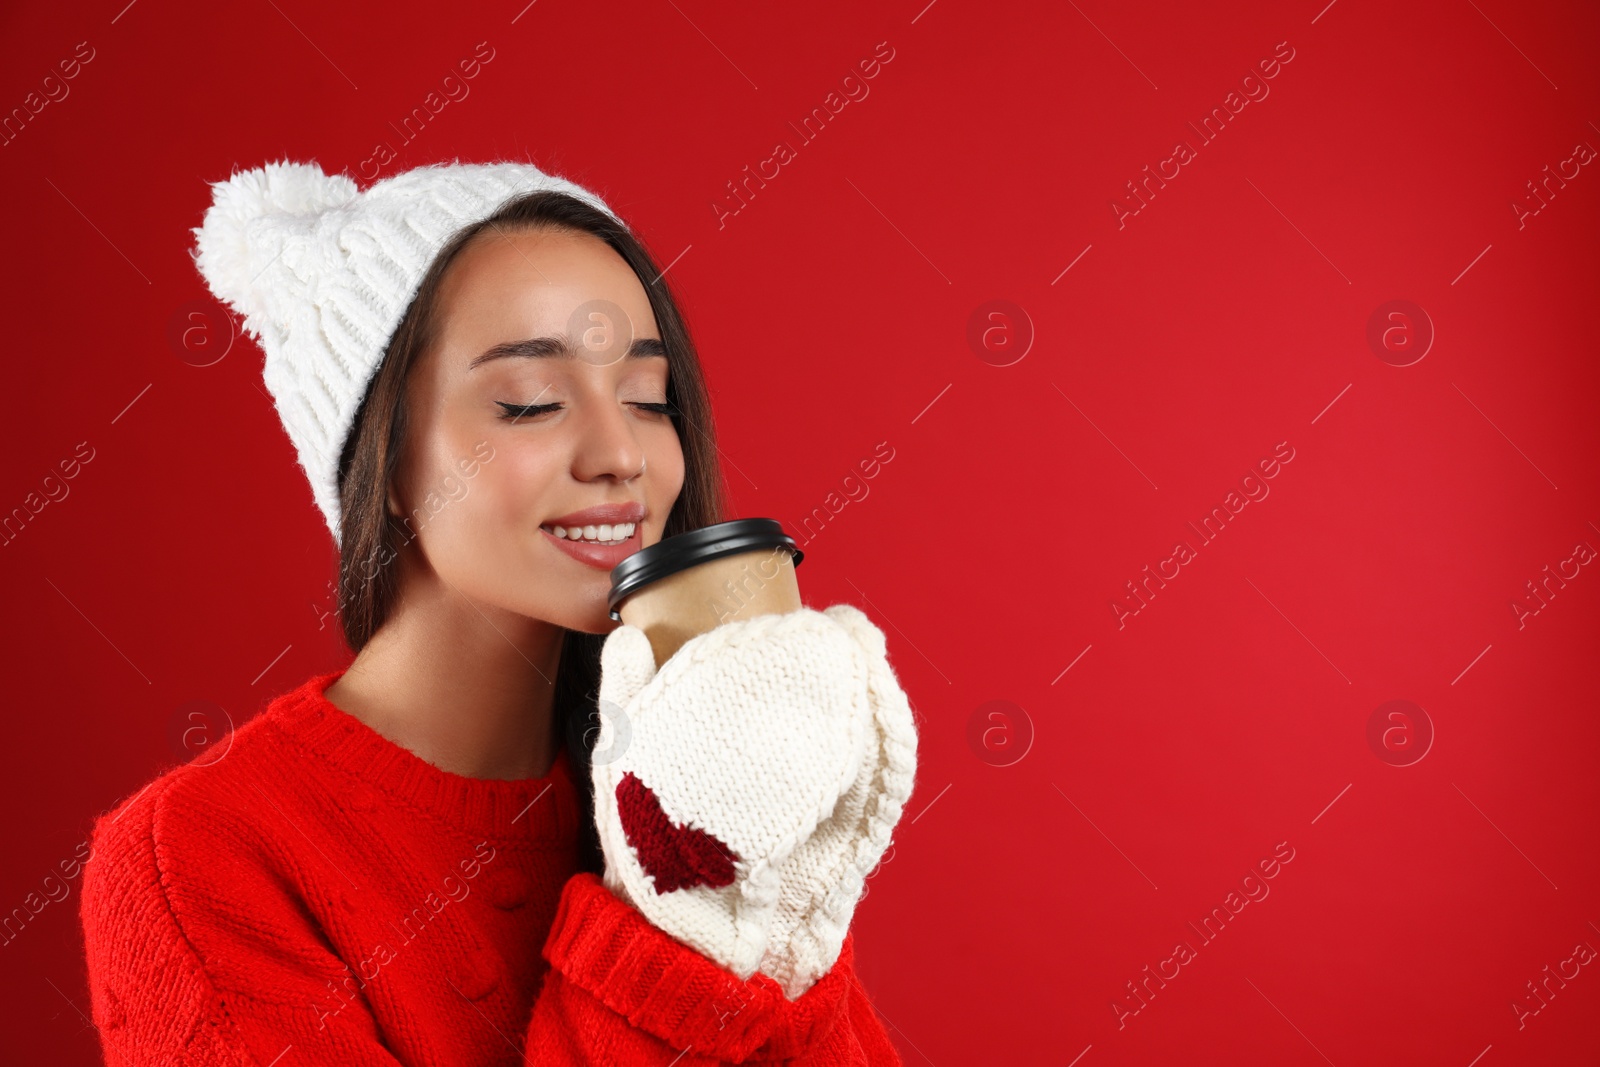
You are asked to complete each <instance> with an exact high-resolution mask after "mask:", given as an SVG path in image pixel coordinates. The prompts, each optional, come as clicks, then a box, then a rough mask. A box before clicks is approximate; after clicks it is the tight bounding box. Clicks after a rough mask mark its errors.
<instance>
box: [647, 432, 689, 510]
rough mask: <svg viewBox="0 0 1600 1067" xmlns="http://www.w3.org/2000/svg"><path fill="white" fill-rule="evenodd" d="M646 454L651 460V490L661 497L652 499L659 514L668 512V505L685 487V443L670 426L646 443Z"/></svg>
mask: <svg viewBox="0 0 1600 1067" xmlns="http://www.w3.org/2000/svg"><path fill="white" fill-rule="evenodd" d="M645 456H646V458H647V460H648V462H649V467H648V471H649V474H650V475H652V476H653V477H651V479H650V492H651V493H652V494H654V495H656V496H658V497H660V499H658V500H652V501H651V504H652V505H653V506H654V507H657V508H660V511H659V512H658V513H659V514H662V515H665V514H666V507H663V505H666V506H668V507H669V506H670V505H671V503H672V501H674V500H676V499H677V497H678V493H679V492H681V491H682V489H683V479H684V459H683V443H682V442H681V441H679V440H678V434H677V432H676V431H675V430H673V429H672V428H671V427H670V426H669V427H667V428H666V429H665V431H664V432H663V433H662V434H660V435H659V437H658V438H656V439H652V440H651V441H649V442H648V443H647V444H646V445H645Z"/></svg>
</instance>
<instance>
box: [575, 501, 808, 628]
mask: <svg viewBox="0 0 1600 1067" xmlns="http://www.w3.org/2000/svg"><path fill="white" fill-rule="evenodd" d="M761 548H787V549H788V550H789V552H790V554H792V555H793V556H794V564H795V566H797V567H798V566H799V565H800V561H801V560H802V559H804V558H805V553H803V552H801V551H800V549H799V548H798V547H797V546H796V545H795V543H794V538H792V537H790V536H789V535H788V534H786V533H784V532H783V527H782V526H781V525H779V523H778V520H777V519H734V520H732V521H730V522H718V523H713V524H712V525H710V526H702V527H701V528H700V529H698V530H690V531H689V532H687V533H681V534H674V535H673V536H671V537H669V538H667V539H666V540H664V541H657V542H656V543H655V544H653V545H651V546H650V547H649V548H641V549H640V550H639V551H637V552H635V553H634V554H633V555H631V556H629V557H628V558H627V559H625V560H623V561H622V562H621V563H619V564H617V565H616V566H615V567H613V568H611V595H610V596H609V597H608V598H607V600H606V606H607V607H608V608H609V609H610V610H611V617H612V618H613V619H615V620H617V621H618V622H620V621H622V616H621V615H619V614H617V605H618V604H620V603H621V602H622V600H623V599H624V598H625V597H627V596H628V595H629V594H631V593H634V592H636V591H638V590H639V589H641V588H643V587H644V586H646V585H649V584H650V583H651V582H655V581H659V580H660V579H662V578H665V577H666V576H667V575H669V574H676V573H677V572H678V571H681V570H687V569H688V568H690V567H693V566H694V565H695V564H697V563H704V562H706V561H707V560H712V559H719V558H721V557H723V556H731V555H734V554H735V553H738V552H750V551H752V550H755V549H761Z"/></svg>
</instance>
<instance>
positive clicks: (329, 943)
mask: <svg viewBox="0 0 1600 1067" xmlns="http://www.w3.org/2000/svg"><path fill="white" fill-rule="evenodd" d="M342 673H343V671H335V672H332V673H328V674H322V675H318V676H316V677H313V678H311V679H310V680H309V681H307V682H306V683H305V684H303V685H301V686H300V687H299V688H298V689H295V690H293V691H292V692H289V693H286V694H284V695H282V696H280V697H277V698H276V699H274V700H273V701H272V702H271V703H270V704H268V706H267V708H266V710H265V711H263V712H262V713H261V714H259V715H257V716H256V717H255V718H254V719H252V720H251V721H249V722H248V723H246V724H245V725H244V726H242V727H240V728H239V729H238V730H236V731H235V732H234V734H233V736H232V739H231V743H230V744H229V747H228V748H227V750H226V751H225V752H224V753H222V754H221V755H212V756H209V757H206V758H205V759H204V760H203V761H195V762H192V763H189V764H185V765H183V766H180V767H176V768H173V769H172V770H170V771H168V772H167V773H165V774H163V775H162V776H160V777H159V778H157V779H156V780H155V781H153V782H151V783H150V784H149V785H147V786H146V787H145V788H143V789H141V790H140V791H139V792H138V793H136V794H134V795H133V796H132V797H130V798H128V799H127V800H125V801H123V802H122V803H120V804H119V805H117V806H116V807H115V808H113V809H112V810H111V811H109V812H107V813H105V814H104V815H102V816H101V817H100V818H99V819H98V820H96V822H95V827H94V835H93V838H92V842H93V853H92V856H91V858H90V860H89V862H88V864H87V865H86V868H85V871H84V875H83V887H82V897H81V908H82V921H83V932H84V941H85V946H86V949H87V954H88V965H89V990H90V995H91V998H92V1001H93V1013H94V1022H95V1024H96V1026H97V1027H98V1029H99V1032H100V1035H101V1040H102V1043H103V1044H104V1046H105V1048H106V1057H107V1061H108V1063H110V1064H112V1065H114V1067H120V1065H134V1067H144V1065H152V1067H153V1065H157V1064H160V1065H163V1067H166V1065H171V1064H184V1065H195V1067H212V1065H223V1064H226V1065H229V1067H272V1065H277V1067H305V1065H324V1064H325V1065H330V1067H331V1065H340V1067H377V1065H384V1067H397V1065H400V1064H408V1065H412V1064H414V1065H422V1064H428V1065H436V1064H437V1065H444V1064H461V1065H463V1067H465V1065H472V1067H485V1065H488V1064H523V1063H530V1064H540V1065H542V1064H588V1063H594V1064H661V1065H667V1064H672V1065H674V1067H696V1065H705V1064H713V1063H764V1064H770V1063H792V1064H797V1065H816V1067H821V1065H826V1064H865V1065H869V1067H885V1065H898V1064H899V1063H900V1060H899V1057H898V1056H897V1055H896V1053H895V1050H894V1047H893V1045H892V1044H891V1043H890V1041H889V1039H888V1036H887V1034H886V1033H885V1031H884V1028H883V1025H882V1024H881V1023H880V1022H879V1021H878V1018H877V1015H876V1014H875V1013H874V1011H873V1009H872V1006H871V1003H870V1002H869V1000H868V998H867V995H866V993H865V991H864V990H863V989H862V987H861V984H860V982H859V981H858V979H857V978H856V975H855V972H854V969H853V959H854V938H853V937H852V936H847V937H846V938H845V942H844V948H843V950H842V951H841V952H840V954H839V958H838V961H837V962H836V963H835V964H834V967H833V969H832V970H831V971H829V972H828V973H827V974H826V975H824V976H823V977H822V978H821V979H820V980H819V981H818V982H817V983H816V985H814V986H812V987H811V988H810V989H809V990H807V991H806V993H805V995H803V996H802V997H800V998H799V999H798V1000H795V1001H789V1000H787V999H785V997H784V996H783V993H782V991H781V990H780V988H779V986H778V984H777V983H776V982H775V981H773V980H772V979H770V978H768V977H767V976H765V975H762V974H756V975H755V976H753V977H752V979H751V980H750V981H742V980H740V979H739V978H737V977H736V976H735V975H733V974H732V973H731V972H729V971H727V970H725V969H723V968H722V967H721V966H720V965H719V964H717V963H715V962H713V961H711V960H709V959H707V958H706V957H705V956H702V955H700V954H699V953H698V952H696V951H695V950H693V949H691V948H689V947H688V946H686V945H684V944H682V943H680V942H678V941H676V940H675V939H673V938H672V937H671V936H669V935H668V934H666V933H664V932H663V931H661V930H659V929H657V928H656V927H654V926H652V925H651V924H650V923H649V922H648V921H647V920H646V919H645V918H644V916H643V915H641V914H640V913H639V912H638V910H637V909H635V908H634V907H633V906H632V905H631V904H629V903H627V902H626V901H624V900H622V899H620V898H619V897H617V896H615V895H613V894H612V893H611V891H610V890H609V889H607V888H606V887H605V885H604V883H602V882H601V880H600V878H599V877H598V876H596V875H594V874H592V873H589V872H587V871H582V870H580V869H579V866H578V852H577V840H578V837H577V835H578V818H579V813H580V810H581V809H580V808H579V807H578V804H579V800H578V794H577V783H576V782H575V781H574V778H573V775H572V770H571V768H570V767H569V765H568V763H567V757H566V753H565V752H564V751H563V752H562V753H561V754H560V755H559V756H558V757H557V759H556V763H555V765H554V767H552V769H551V771H550V773H549V774H548V775H547V776H546V777H544V778H538V779H525V780H521V781H504V780H491V779H479V778H466V777H463V776H460V775H456V774H452V773H450V772H448V771H444V770H441V769H440V768H438V767H435V766H433V765H432V764H430V763H428V762H426V761H425V760H423V759H421V758H420V757H418V756H417V755H415V754H414V753H412V752H410V751H409V750H407V749H405V748H402V747H400V746H399V745H397V744H395V743H394V742H392V741H390V740H389V739H387V738H385V737H384V736H383V735H382V734H379V733H378V732H377V731H375V730H373V729H372V728H371V727H369V726H367V725H366V724H365V723H363V722H362V721H360V720H359V719H357V718H355V717H354V716H352V715H349V714H347V713H346V712H344V711H342V710H341V709H339V708H338V707H336V706H334V705H333V703H331V702H330V701H329V700H328V699H327V697H326V696H324V694H323V690H325V689H326V688H327V687H328V685H330V684H331V683H332V682H333V681H334V680H335V679H337V678H338V677H339V676H340V675H341V674H342Z"/></svg>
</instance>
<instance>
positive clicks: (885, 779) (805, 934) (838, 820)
mask: <svg viewBox="0 0 1600 1067" xmlns="http://www.w3.org/2000/svg"><path fill="white" fill-rule="evenodd" d="M823 614H825V615H827V616H828V617H829V618H830V619H832V620H833V621H835V622H837V623H838V624H839V625H840V626H842V627H843V628H844V629H845V630H846V631H847V632H848V633H849V634H850V636H851V637H852V639H853V640H854V641H855V642H856V644H857V646H858V647H859V648H860V649H861V651H862V653H863V655H864V659H863V661H862V662H864V664H865V666H866V675H865V678H864V679H863V680H862V682H861V684H863V685H864V686H865V688H866V690H867V694H868V706H867V709H866V714H867V717H868V721H867V723H866V733H867V752H866V758H865V759H864V760H862V761H861V766H860V769H859V771H858V773H857V775H856V777H855V780H854V781H853V782H852V783H851V784H850V787H849V789H848V790H847V791H846V792H845V793H844V794H843V795H841V796H840V797H839V802H838V805H837V806H836V807H835V809H834V810H833V812H832V813H831V814H830V815H829V816H828V817H827V818H826V819H824V820H823V821H822V823H821V824H820V825H819V826H818V827H817V829H816V830H815V831H814V832H813V833H812V834H811V835H810V836H809V837H808V838H806V840H805V841H804V842H802V843H801V845H800V847H799V848H797V849H796V850H795V852H794V854H793V855H792V856H790V857H789V858H788V859H787V860H785V861H784V863H783V866H782V867H781V868H780V869H779V876H780V880H781V883H782V890H781V893H780V896H779V901H778V911H777V914H776V916H774V918H773V923H772V928H771V932H770V934H769V937H768V947H767V955H766V957H765V958H763V960H762V961H761V966H760V968H759V969H760V971H761V973H763V974H766V975H768V976H769V977H771V978H773V979H775V980H776V981H777V982H778V984H779V985H781V986H782V987H783V991H784V995H785V996H787V997H788V998H789V999H790V1000H795V999H797V998H799V997H800V995H801V994H803V993H804V992H805V991H806V990H807V989H809V988H810V987H811V986H812V985H813V984H814V983H815V982H816V981H817V979H818V978H821V977H822V976H823V975H824V974H826V973H827V972H828V971H829V970H830V969H831V968H832V967H833V964H834V961H835V960H837V959H838V956H839V950H840V947H841V946H842V945H843V944H844V937H845V933H846V932H847V931H848V929H849V926H850V919H851V917H852V916H853V915H854V913H855V909H856V904H857V903H859V901H860V899H861V897H862V896H863V894H864V893H865V881H866V877H867V875H869V874H871V873H872V871H873V869H874V868H875V867H877V865H878V861H879V860H880V859H882V857H883V854H884V852H885V851H886V850H887V849H888V847H889V841H890V836H891V834H892V833H893V831H894V828H895V825H896V824H897V823H898V822H899V821H900V816H901V814H902V813H903V812H904V810H905V805H906V801H908V800H909V799H910V797H911V789H912V785H913V782H914V779H915V777H916V771H917V729H916V722H915V720H914V718H913V715H912V711H911V705H910V702H909V701H908V700H907V699H906V694H905V691H904V690H902V689H901V688H900V684H899V681H898V680H897V679H896V678H895V674H894V671H893V669H892V668H891V667H890V666H889V660H888V650H887V646H886V644H885V642H884V638H883V631H882V630H880V629H878V627H877V626H875V625H873V623H872V621H871V620H870V619H868V618H867V616H866V615H865V614H864V613H863V612H861V611H860V610H859V609H858V608H855V607H853V606H851V605H849V604H835V605H834V606H833V607H830V608H828V609H826V610H825V611H824V612H823Z"/></svg>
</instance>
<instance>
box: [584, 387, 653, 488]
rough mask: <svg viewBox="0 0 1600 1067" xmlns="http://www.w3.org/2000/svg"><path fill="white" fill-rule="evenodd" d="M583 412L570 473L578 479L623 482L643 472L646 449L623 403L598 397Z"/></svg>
mask: <svg viewBox="0 0 1600 1067" xmlns="http://www.w3.org/2000/svg"><path fill="white" fill-rule="evenodd" d="M587 408H588V410H585V411H583V412H582V419H581V426H580V427H579V431H578V442H577V446H576V449H575V451H574V454H573V459H572V467H573V469H572V475H573V477H574V478H576V479H577V480H578V481H581V482H588V481H594V480H596V479H599V478H614V479H615V480H616V481H618V482H623V483H626V482H628V481H631V480H632V479H633V478H635V477H637V476H638V475H640V474H642V473H644V466H645V451H644V446H643V445H642V444H640V442H639V437H638V435H637V434H636V433H635V432H634V427H633V425H632V422H631V418H632V416H631V415H630V414H629V412H628V410H627V407H626V405H624V404H622V403H620V402H619V401H617V400H616V399H615V398H611V399H605V398H597V399H595V400H594V401H593V402H592V403H590V404H589V405H587Z"/></svg>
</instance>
